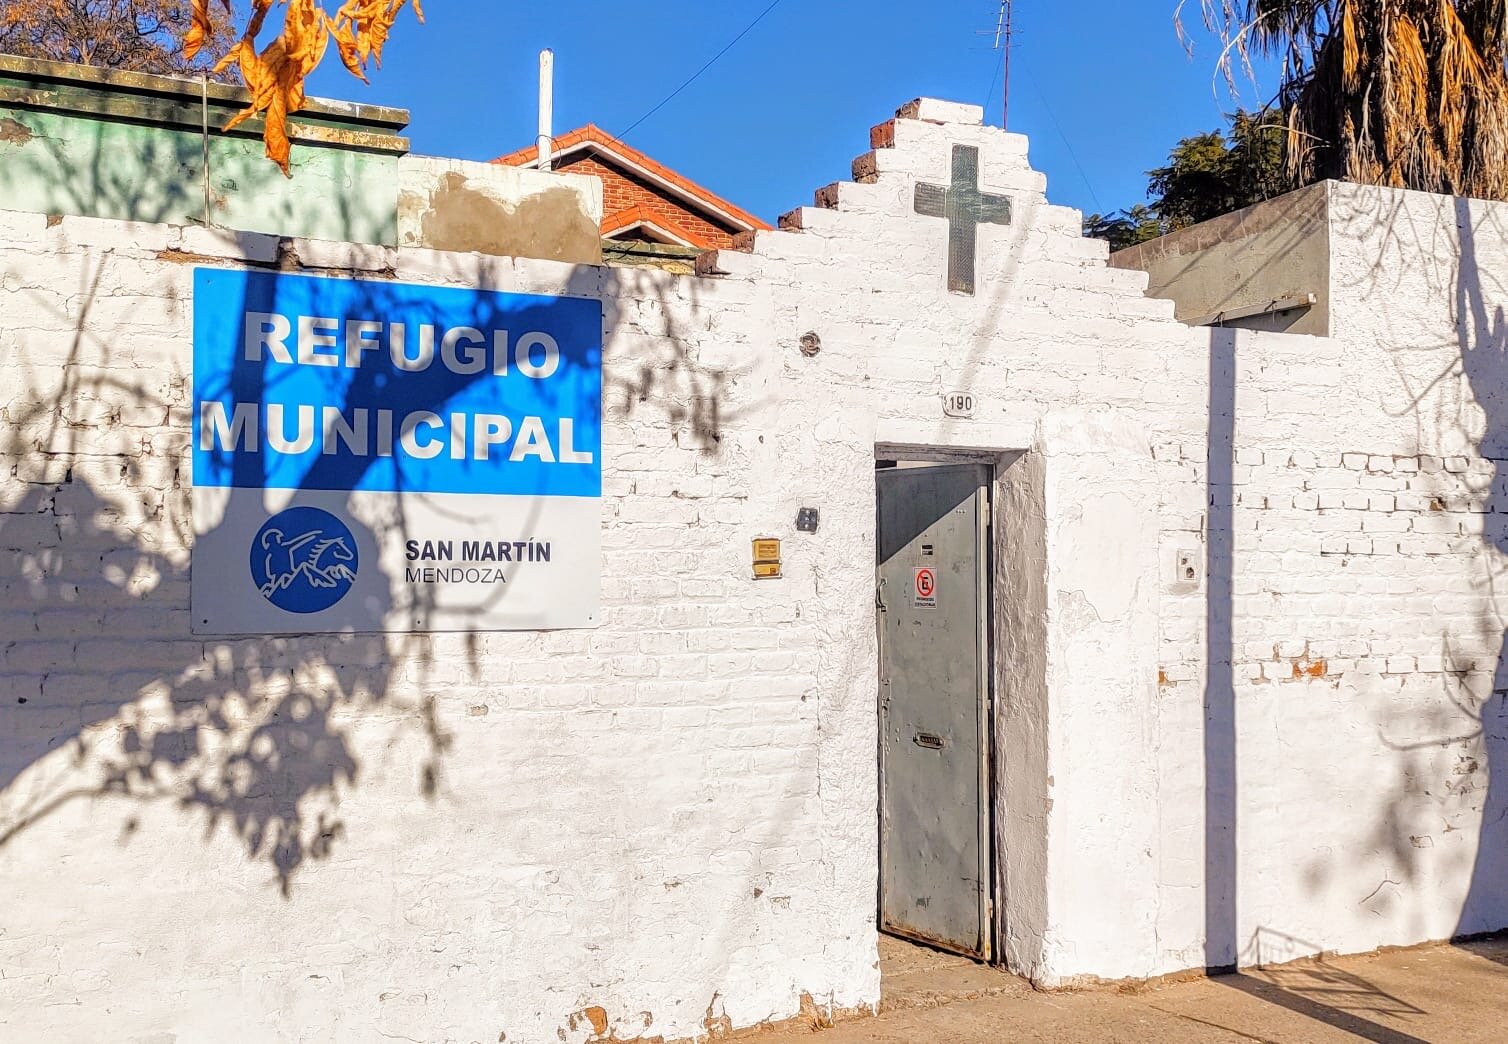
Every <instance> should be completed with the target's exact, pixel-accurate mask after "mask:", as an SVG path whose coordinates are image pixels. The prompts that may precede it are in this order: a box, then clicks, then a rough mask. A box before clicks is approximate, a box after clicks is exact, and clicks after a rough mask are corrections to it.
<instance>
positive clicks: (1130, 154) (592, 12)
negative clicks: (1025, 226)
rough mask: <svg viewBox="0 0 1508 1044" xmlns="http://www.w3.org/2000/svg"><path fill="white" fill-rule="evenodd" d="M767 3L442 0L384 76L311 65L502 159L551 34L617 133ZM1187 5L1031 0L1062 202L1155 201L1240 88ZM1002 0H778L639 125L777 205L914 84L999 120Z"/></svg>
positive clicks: (409, 25)
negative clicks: (1155, 172) (1182, 25)
mask: <svg viewBox="0 0 1508 1044" xmlns="http://www.w3.org/2000/svg"><path fill="white" fill-rule="evenodd" d="M1190 2H1191V3H1195V4H1196V6H1197V0H1190ZM767 3H768V0H738V2H733V0H703V2H699V3H698V2H687V0H655V2H653V3H645V2H630V0H554V2H550V3H518V2H513V0H429V2H428V3H427V4H426V13H427V15H428V19H429V20H428V23H427V24H426V25H424V26H419V25H417V24H415V23H414V22H413V20H412V18H411V17H409V16H408V15H405V16H404V17H403V19H402V20H401V21H400V24H399V25H398V27H397V29H396V30H395V32H394V34H393V39H392V41H391V43H390V44H389V49H388V52H387V57H386V64H385V67H384V68H383V69H381V70H378V71H377V72H376V73H375V75H374V76H373V82H372V86H371V87H365V86H363V85H362V84H361V83H360V82H359V81H357V80H353V79H351V78H350V77H349V76H348V75H347V74H346V73H345V72H344V70H342V69H341V68H340V65H339V62H338V61H335V60H334V55H333V53H332V54H331V56H330V57H329V58H328V59H327V60H326V63H325V68H323V69H321V70H320V72H319V73H317V74H316V77H315V79H314V81H313V83H312V85H311V86H312V88H313V93H316V94H319V95H323V96H326V97H330V96H334V97H340V98H348V99H351V100H358V101H371V102H377V103H382V104H388V105H396V106H400V107H403V108H407V109H409V110H410V111H411V112H412V115H413V123H412V126H411V127H410V136H411V137H412V139H413V146H414V149H415V151H418V152H423V153H429V154H436V155H445V156H459V157H463V158H467V159H490V158H492V157H494V156H497V155H499V154H501V153H505V152H509V151H512V150H513V149H515V148H519V147H521V146H523V145H526V144H528V143H530V142H531V141H532V140H533V138H534V125H535V105H536V99H535V94H536V82H537V75H538V74H537V54H538V51H539V50H540V49H541V48H542V47H552V48H554V50H555V54H556V130H557V131H558V132H564V131H566V130H570V129H571V128H574V127H576V126H579V125H580V124H583V123H588V122H591V123H596V124H598V125H599V126H601V127H603V128H605V129H606V130H608V131H610V132H612V133H614V134H621V133H622V132H623V131H624V130H625V129H626V128H628V127H629V126H630V125H632V124H634V123H635V122H636V121H638V120H639V119H640V118H641V117H643V116H644V115H645V114H646V113H647V112H648V111H649V110H650V109H652V108H653V107H654V106H655V105H657V104H658V103H660V102H661V101H663V100H664V99H665V98H666V96H667V95H669V94H670V93H671V92H672V91H673V90H674V89H675V88H676V87H677V86H678V85H679V84H680V83H681V82H682V81H684V80H685V79H686V78H687V77H688V76H690V75H691V74H692V73H693V72H695V71H696V70H697V69H698V68H699V67H700V66H701V65H702V64H703V63H704V62H705V61H706V60H707V59H708V58H710V57H712V55H714V54H716V53H717V52H718V51H719V50H720V49H721V48H722V47H723V46H725V45H726V44H727V43H728V42H729V41H730V40H732V39H733V38H734V37H735V36H737V35H738V34H739V32H741V31H742V30H743V29H745V28H746V27H747V26H748V25H749V23H750V21H751V20H753V19H754V17H755V16H756V15H758V14H759V12H760V11H762V10H763V9H764V8H765V6H766V5H767ZM1176 4H1177V0H1071V2H1066V3H1065V2H1063V0H1056V2H1055V0H1017V5H1016V9H1017V29H1018V36H1017V40H1016V47H1015V50H1014V52H1013V59H1012V61H1013V74H1012V92H1011V113H1010V122H1011V129H1012V130H1016V131H1020V132H1023V133H1025V134H1028V135H1029V136H1030V137H1031V143H1032V148H1031V157H1032V161H1033V165H1034V166H1036V167H1037V169H1039V170H1041V171H1043V172H1045V173H1046V174H1047V176H1048V195H1049V198H1050V199H1051V200H1052V201H1053V202H1055V203H1063V204H1068V205H1070V206H1075V207H1079V208H1081V209H1083V210H1085V211H1094V210H1116V209H1119V208H1121V207H1124V206H1129V205H1131V204H1132V203H1135V202H1139V201H1140V200H1141V199H1142V198H1143V196H1144V192H1145V189H1146V177H1145V171H1146V170H1147V169H1148V168H1150V167H1153V166H1157V165H1159V164H1160V163H1162V162H1163V161H1164V160H1165V158H1166V156H1167V153H1168V150H1169V148H1170V147H1171V146H1172V145H1173V144H1174V143H1175V142H1176V141H1177V140H1178V139H1179V138H1180V137H1183V136H1185V135H1188V134H1192V133H1196V132H1198V131H1202V130H1210V129H1214V128H1215V127H1217V126H1219V125H1220V124H1221V122H1222V111H1223V110H1226V111H1228V110H1229V109H1231V108H1232V107H1233V104H1234V103H1233V102H1232V100H1231V98H1230V95H1229V94H1228V93H1227V92H1226V90H1225V88H1224V86H1223V85H1222V84H1221V83H1219V82H1218V80H1217V77H1216V76H1215V71H1214V66H1215V62H1216V60H1217V58H1218V56H1219V46H1218V43H1217V42H1216V41H1215V40H1214V39H1213V38H1211V37H1210V36H1208V35H1207V34H1205V33H1204V32H1203V31H1202V30H1200V31H1199V32H1197V33H1196V34H1195V45H1196V46H1195V52H1194V56H1193V58H1192V59H1191V58H1190V57H1189V56H1188V55H1187V54H1186V53H1185V50H1184V47H1183V45H1182V44H1181V43H1180V41H1179V39H1178V36H1177V34H1176V32H1175V30H1174V26H1173V12H1174V9H1175V7H1176ZM998 8H999V5H998V3H996V2H993V0H933V2H932V3H925V4H919V3H915V2H906V0H867V2H866V0H782V2H781V3H780V4H779V5H778V6H777V7H776V8H775V9H774V10H773V11H772V12H771V13H770V14H769V15H768V16H767V17H766V18H765V20H764V21H763V22H761V23H760V24H759V25H758V26H757V27H756V28H755V29H754V30H753V31H752V32H750V33H749V35H748V36H746V37H745V38H744V39H743V40H742V41H741V42H739V43H738V45H737V46H735V47H734V48H733V49H732V50H731V51H730V52H729V53H728V54H727V55H726V56H725V57H723V58H722V59H721V60H720V61H719V62H718V63H717V64H716V65H714V66H713V67H712V68H711V69H710V70H709V71H708V72H707V73H706V74H705V75H704V76H703V77H702V78H701V79H699V80H698V81H697V82H696V83H694V84H692V85H691V86H690V87H688V88H687V89H686V90H685V91H684V92H682V93H681V94H680V95H678V96H677V97H676V98H675V99H674V100H672V101H670V102H669V104H667V105H665V107H664V108H662V109H660V110H659V111H658V112H657V113H655V115H654V116H653V117H651V118H650V119H648V120H646V121H644V122H643V123H642V124H640V125H639V126H638V127H637V128H636V129H635V130H634V131H633V132H632V133H630V134H628V135H626V137H625V140H626V141H628V142H629V143H630V144H632V145H634V146H636V147H637V148H640V149H642V150H644V151H645V152H647V153H649V154H650V155H652V156H654V157H655V158H656V159H658V160H660V161H661V162H662V163H665V164H667V165H669V166H671V167H673V168H675V169H677V170H679V171H681V172H682V173H684V174H686V175H687V176H689V177H691V178H693V179H695V180H697V181H700V182H702V183H704V184H706V185H707V186H708V187H710V188H711V189H713V190H714V191H716V192H718V193H721V194H722V195H724V196H726V197H728V198H729V199H731V200H732V201H734V202H735V203H738V204H740V205H742V206H744V207H745V208H747V209H749V210H752V211H753V212H755V213H757V214H759V215H761V216H763V217H765V218H767V219H770V220H773V219H774V218H775V217H776V216H777V215H779V214H780V213H782V212H783V211H785V210H788V209H790V208H791V207H794V206H798V205H801V204H809V203H810V202H811V193H812V190H813V189H814V188H817V187H818V186H821V185H824V184H827V183H828V182H831V181H835V180H839V179H843V178H846V177H848V168H849V164H850V162H851V161H852V159H853V158H854V157H855V156H857V155H859V154H860V153H862V152H864V151H866V150H867V149H868V130H869V127H870V126H871V125H873V124H875V123H879V122H881V121H882V120H884V119H886V118H887V117H888V116H890V115H891V114H892V113H893V111H894V109H895V107H896V106H897V105H899V104H901V103H902V102H905V101H907V100H908V99H910V98H913V97H917V96H919V95H928V96H933V97H942V98H950V99H957V100H963V101H973V102H984V101H985V100H986V98H988V100H989V103H990V104H989V118H990V119H991V120H992V121H995V122H998V121H999V118H1000V101H999V97H998V93H999V92H998V90H997V91H995V92H993V93H991V91H990V87H991V82H992V80H993V79H994V74H995V71H996V69H997V68H998V63H999V55H998V54H997V53H993V52H992V51H991V49H990V46H991V43H992V41H991V40H990V39H989V38H988V37H986V36H979V35H976V34H977V33H978V32H979V31H984V30H989V29H991V28H992V27H993V26H994V24H995V14H996V12H997V11H998ZM1190 28H1191V29H1195V30H1197V29H1199V26H1198V25H1197V19H1196V20H1195V24H1193V25H1191V26H1190ZM1272 86H1273V85H1272V84H1270V83H1263V84H1262V85H1261V90H1263V91H1270V90H1271V88H1272ZM1247 93H1248V95H1251V96H1255V93H1256V91H1255V89H1253V88H1251V87H1250V86H1249V85H1248V87H1247Z"/></svg>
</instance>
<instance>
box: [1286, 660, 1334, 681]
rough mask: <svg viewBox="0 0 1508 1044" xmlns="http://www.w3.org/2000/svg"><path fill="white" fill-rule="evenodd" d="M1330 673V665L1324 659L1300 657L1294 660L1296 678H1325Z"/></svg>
mask: <svg viewBox="0 0 1508 1044" xmlns="http://www.w3.org/2000/svg"><path fill="white" fill-rule="evenodd" d="M1329 673H1330V665H1329V664H1328V663H1327V662H1326V661H1324V660H1304V659H1298V660H1294V661H1293V676H1294V678H1295V679H1301V678H1316V679H1318V678H1324V677H1326V676H1328V675H1329Z"/></svg>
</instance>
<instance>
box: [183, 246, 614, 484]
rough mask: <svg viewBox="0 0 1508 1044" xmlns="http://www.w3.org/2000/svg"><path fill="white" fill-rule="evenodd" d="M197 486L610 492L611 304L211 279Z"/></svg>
mask: <svg viewBox="0 0 1508 1044" xmlns="http://www.w3.org/2000/svg"><path fill="white" fill-rule="evenodd" d="M193 423H194V484H195V485H196V486H200V487H208V488H235V489H283V490H288V489H293V490H325V491H338V492H349V491H374V492H395V493H407V492H411V493H463V494H465V493H481V494H504V495H515V496H533V497H592V498H595V497H600V496H601V495H602V305H601V303H600V302H597V301H591V300H584V299H580V298H564V297H538V296H530V295H524V294H506V293H494V292H488V291H477V290H459V289H450V288H444V287H431V286H414V285H406V284H402V283H386V282H372V281H363V280H352V279H326V278H316V277H310V276H299V275H284V274H281V273H274V272H245V271H232V270H225V269H199V270H198V271H197V272H196V273H195V278H194V422H193Z"/></svg>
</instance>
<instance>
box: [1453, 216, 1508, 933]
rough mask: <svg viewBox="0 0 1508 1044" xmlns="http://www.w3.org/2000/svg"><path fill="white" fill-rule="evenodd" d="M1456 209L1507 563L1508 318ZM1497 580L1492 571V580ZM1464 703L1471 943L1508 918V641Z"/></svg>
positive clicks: (1483, 449) (1466, 916)
mask: <svg viewBox="0 0 1508 1044" xmlns="http://www.w3.org/2000/svg"><path fill="white" fill-rule="evenodd" d="M1454 206H1455V216H1456V229H1457V234H1458V236H1459V241H1460V262H1459V271H1458V273H1457V288H1456V322H1457V330H1458V336H1459V339H1460V353H1461V364H1462V367H1463V370H1464V373H1465V376H1466V379H1467V382H1468V383H1469V385H1470V388H1471V393H1472V397H1473V398H1474V399H1475V401H1476V404H1477V406H1478V407H1479V408H1480V409H1481V411H1482V413H1483V416H1484V419H1485V428H1484V430H1483V434H1482V437H1481V440H1480V443H1479V445H1478V448H1477V452H1478V454H1479V455H1480V456H1482V457H1484V458H1486V459H1489V460H1491V461H1492V462H1493V464H1494V466H1495V470H1494V474H1493V476H1492V485H1491V490H1490V494H1489V496H1488V498H1487V504H1486V513H1484V514H1483V516H1482V522H1483V536H1482V539H1483V542H1484V543H1485V544H1486V545H1487V548H1488V549H1489V554H1490V553H1491V552H1496V553H1497V554H1496V555H1491V554H1490V557H1493V558H1496V559H1497V560H1498V561H1499V562H1501V561H1502V560H1503V556H1508V318H1505V313H1504V305H1503V304H1502V303H1501V301H1499V302H1498V303H1493V304H1490V303H1489V291H1488V289H1487V288H1486V287H1484V285H1483V280H1482V272H1481V269H1480V266H1479V257H1478V248H1477V237H1478V229H1477V224H1476V219H1475V218H1474V217H1473V214H1472V205H1471V201H1470V200H1468V199H1464V198H1457V199H1455V200H1454ZM1494 233H1495V236H1496V237H1497V239H1498V241H1499V242H1500V241H1501V236H1502V234H1503V230H1502V229H1500V228H1496V226H1494ZM1495 576H1496V574H1495V573H1494V572H1493V570H1492V568H1491V566H1489V577H1493V578H1495ZM1492 594H1494V595H1497V592H1495V591H1494V592H1492ZM1495 605H1496V597H1494V598H1492V599H1489V606H1490V607H1492V606H1495ZM1489 615H1490V617H1491V618H1490V619H1487V620H1485V621H1484V626H1486V627H1490V628H1492V629H1493V630H1494V632H1495V633H1496V634H1497V635H1498V636H1503V635H1504V626H1505V621H1504V619H1503V618H1502V616H1501V614H1500V613H1498V612H1496V611H1492V612H1490V614H1489ZM1462 696H1463V701H1462V703H1463V704H1464V705H1462V706H1461V710H1462V712H1463V714H1464V715H1465V716H1466V717H1467V719H1468V720H1474V724H1475V728H1474V730H1473V731H1474V732H1475V733H1476V737H1475V738H1476V743H1475V747H1476V752H1477V757H1478V758H1479V759H1480V765H1477V766H1473V767H1474V768H1475V769H1476V770H1477V773H1482V774H1485V775H1486V795H1485V797H1484V799H1483V802H1482V813H1481V828H1480V832H1479V834H1478V837H1477V848H1476V859H1475V864H1474V866H1473V868H1472V873H1471V886H1470V890H1469V891H1468V893H1467V895H1466V899H1465V902H1464V903H1463V904H1462V908H1461V918H1460V921H1459V922H1458V923H1457V925H1456V935H1457V936H1468V937H1469V936H1474V935H1480V934H1482V933H1485V932H1493V931H1498V930H1500V929H1502V928H1504V927H1505V923H1504V922H1505V918H1508V707H1505V699H1508V641H1505V644H1503V645H1502V647H1501V651H1500V653H1499V658H1498V663H1497V667H1496V670H1495V671H1494V673H1493V678H1492V689H1491V692H1489V693H1481V694H1473V693H1471V692H1469V691H1468V692H1464V693H1463V694H1462ZM1466 701H1469V702H1466ZM1475 774H1476V773H1474V775H1475ZM1480 952H1482V953H1483V954H1484V955H1486V956H1489V957H1491V958H1492V959H1496V960H1502V950H1501V949H1497V948H1493V947H1483V948H1481V951H1480Z"/></svg>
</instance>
